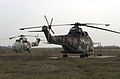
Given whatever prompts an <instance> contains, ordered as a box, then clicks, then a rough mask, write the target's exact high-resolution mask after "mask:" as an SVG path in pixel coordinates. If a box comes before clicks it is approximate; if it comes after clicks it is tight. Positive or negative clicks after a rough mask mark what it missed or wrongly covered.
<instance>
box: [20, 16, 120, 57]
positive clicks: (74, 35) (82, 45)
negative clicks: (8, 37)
mask: <svg viewBox="0 0 120 79" xmlns="http://www.w3.org/2000/svg"><path fill="white" fill-rule="evenodd" d="M44 17H45V20H46V22H47V24H48V25H47V26H46V25H44V26H36V27H27V28H20V30H24V29H32V28H41V27H42V30H38V31H29V32H44V34H45V36H46V39H47V41H48V43H49V44H57V45H62V47H63V49H64V51H62V53H64V54H63V57H68V55H67V54H80V57H81V58H84V57H88V56H89V55H91V54H93V53H94V47H93V41H92V39H91V38H90V36H89V35H88V33H87V32H86V31H83V30H82V28H81V27H79V26H86V27H90V28H95V29H100V30H104V31H109V32H113V33H118V34H120V32H117V31H113V30H108V29H104V28H100V27H95V26H91V25H105V26H109V25H110V24H99V23H79V22H76V23H74V24H58V25H52V22H53V18H52V19H51V22H50V24H49V22H48V19H47V18H46V16H44ZM52 26H73V27H72V28H71V29H70V31H69V33H68V34H67V35H58V36H52V35H51V34H50V30H51V31H52V33H53V34H54V31H53V30H52V28H51V27H52Z"/></svg>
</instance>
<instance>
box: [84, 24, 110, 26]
mask: <svg viewBox="0 0 120 79" xmlns="http://www.w3.org/2000/svg"><path fill="white" fill-rule="evenodd" d="M85 24H86V25H105V26H110V24H100V23H85Z"/></svg>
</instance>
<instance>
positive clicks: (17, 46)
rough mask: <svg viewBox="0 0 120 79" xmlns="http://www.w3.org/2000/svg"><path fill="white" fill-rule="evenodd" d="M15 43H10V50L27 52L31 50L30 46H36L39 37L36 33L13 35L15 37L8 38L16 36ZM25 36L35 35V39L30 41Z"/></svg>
mask: <svg viewBox="0 0 120 79" xmlns="http://www.w3.org/2000/svg"><path fill="white" fill-rule="evenodd" d="M18 37H19V39H17V40H16V41H15V43H14V44H13V45H12V50H13V51H15V52H16V53H17V52H21V53H22V52H23V51H27V52H29V53H30V52H31V47H33V46H38V45H39V42H40V41H41V40H40V38H38V35H37V36H35V35H19V36H15V37H10V38H9V39H10V40H11V39H14V38H18ZM26 37H35V38H36V41H35V42H32V43H30V42H29V41H28V40H27V38H26Z"/></svg>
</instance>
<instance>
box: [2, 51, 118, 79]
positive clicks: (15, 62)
mask: <svg viewBox="0 0 120 79" xmlns="http://www.w3.org/2000/svg"><path fill="white" fill-rule="evenodd" d="M60 51H61V49H33V50H32V53H27V52H24V53H14V52H13V51H11V50H0V79H120V49H116V50H112V49H111V50H105V49H104V50H101V53H102V54H103V55H116V56H117V57H114V58H102V59H97V58H85V59H84V58H82V59H81V58H59V59H49V57H51V56H62V54H61V53H60ZM98 51H99V50H96V51H95V52H98Z"/></svg>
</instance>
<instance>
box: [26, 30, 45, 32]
mask: <svg viewBox="0 0 120 79" xmlns="http://www.w3.org/2000/svg"><path fill="white" fill-rule="evenodd" d="M28 32H43V31H42V30H36V31H28Z"/></svg>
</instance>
